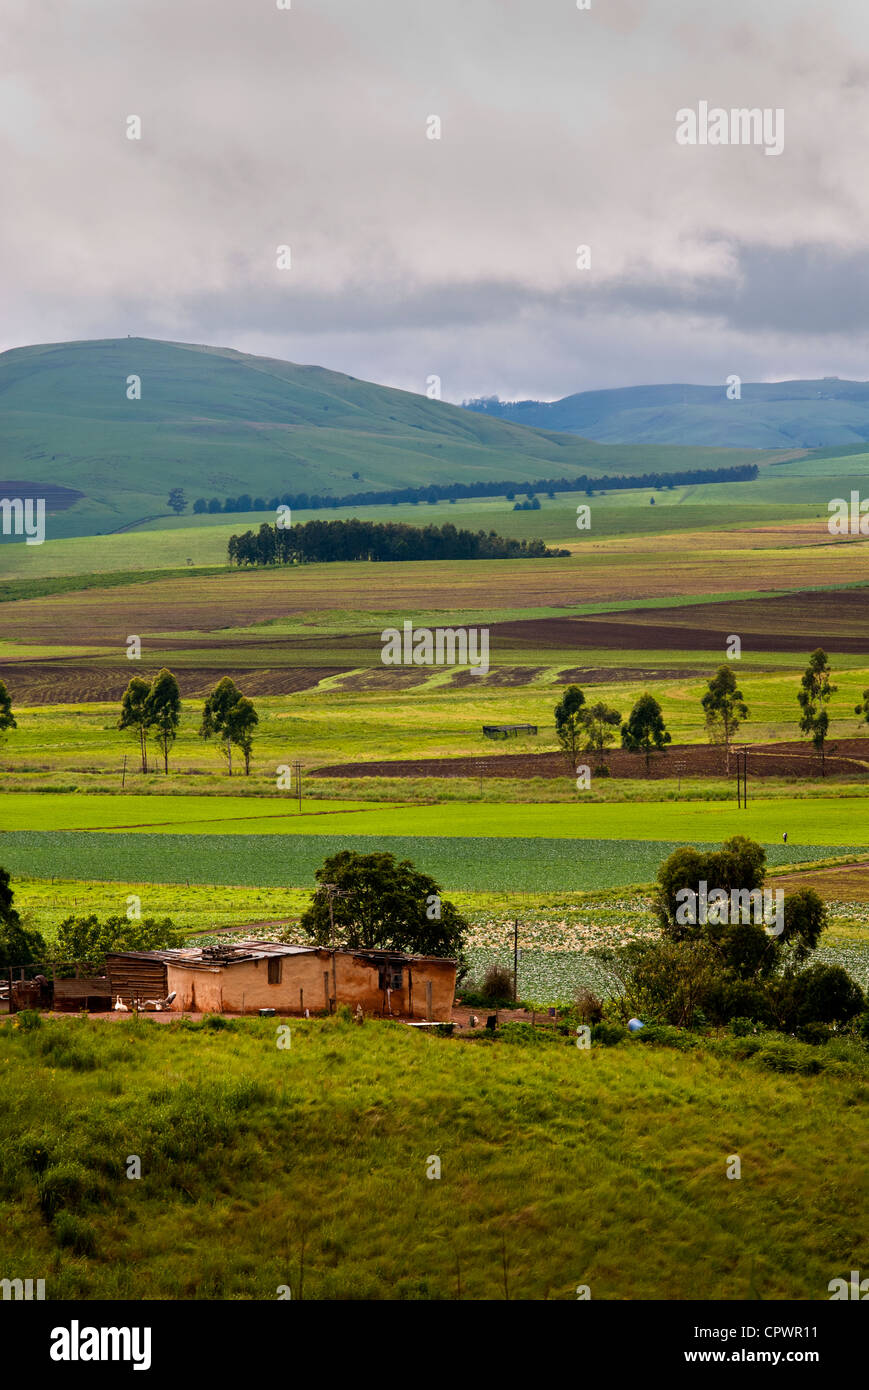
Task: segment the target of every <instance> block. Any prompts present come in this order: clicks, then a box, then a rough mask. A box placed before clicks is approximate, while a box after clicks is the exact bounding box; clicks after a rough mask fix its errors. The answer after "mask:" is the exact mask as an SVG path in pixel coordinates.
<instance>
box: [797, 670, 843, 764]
mask: <svg viewBox="0 0 869 1390" xmlns="http://www.w3.org/2000/svg"><path fill="white" fill-rule="evenodd" d="M800 686H801V688H800V690H799V691H798V692H797V700H798V701H799V705H800V709H801V710H802V715H801V716H800V728H801V729H802V731H803V733H804V734H808V735H809V736H810V738H811V740H812V743H813V744H814V747H815V751H816V752H817V753H818V754H819V755H820V758H821V776H822V777H823V776H825V770H824V744H825V742H826V739H827V732H828V730H829V728H830V715H829V713H828V711H827V705H828V703H829V701H830V698H831V696H832V695H833V694H834V693H835V691H836V689H837V687H836V686H835V685H831V683H830V663H829V661H828V660H827V653H826V652H825V651H824V649H823V647H818V648H817V650H816V651H813V652H812V654H811V656H810V657H809V664H808V666H807V667H806V671H805V674H804V676H803V678H802V681H801V682H800Z"/></svg>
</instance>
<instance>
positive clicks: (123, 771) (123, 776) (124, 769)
mask: <svg viewBox="0 0 869 1390" xmlns="http://www.w3.org/2000/svg"><path fill="white" fill-rule="evenodd" d="M126 780H127V755H126V753H125V754H124V766H123V767H122V768H121V791H123V790H124V783H125V782H126Z"/></svg>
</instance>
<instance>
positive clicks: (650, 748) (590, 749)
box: [555, 647, 869, 775]
mask: <svg viewBox="0 0 869 1390" xmlns="http://www.w3.org/2000/svg"><path fill="white" fill-rule="evenodd" d="M831 674H832V673H831V671H830V663H829V660H828V658H827V654H826V652H825V651H824V650H823V649H822V648H821V647H818V648H817V650H816V651H814V652H812V654H811V656H810V657H809V664H808V666H807V668H806V670H805V672H804V674H803V676H802V679H801V681H800V688H799V690H798V692H797V703H798V704H799V707H800V711H801V713H800V729H801V731H802V732H803V733H804V734H805V735H806V736H807V737H808V738H810V739H811V741H812V745H813V747H814V748H815V750H816V751H817V753H818V754H819V756H820V759H821V773H822V775H823V772H824V754H825V746H826V740H827V735H828V732H829V728H830V713H829V710H828V708H827V706H828V704H829V702H830V700H831V698H832V696H833V695H834V694H835V692H836V689H837V687H836V686H835V685H833V683H832V679H831ZM700 703H701V706H702V709H703V716H704V720H705V723H706V729H707V733H708V736H709V741H710V742H711V743H717V744H722V745H723V747H724V750H725V762H726V769H727V771H728V772H729V771H730V748H731V744H732V742H733V738H734V735H735V734H736V732H737V730H738V729H739V727H740V725H741V724H742V722H743V720H745V719H747V718H748V716H749V709H748V705H747V704H746V702H745V699H744V698H743V694H742V691H741V690H740V689H739V688H738V686H737V684H736V676H735V675H734V672H733V667H732V666H719V668H718V670H717V671H716V673H715V675H714V676H713V677H712V678H711V680H710V681H709V683H708V685H707V687H706V691H705V693H704V695H703V698H702V700H701V701H700ZM854 713H855V714H857V715H860V716H861V717H862V719H863V720H864V721H865V722H866V723H869V690H864V691H863V699H862V702H861V704H859V705H857V706H856V708H855V710H854ZM616 730H619V732H620V733H621V743H622V747H623V748H624V749H626V750H627V751H628V752H630V753H641V754H642V755H643V756H644V757H645V760H646V771H647V772H648V770H649V766H650V762H651V758H652V757H653V755H654V754H656V753H663V752H665V751H666V745H667V744H668V743H670V741H671V739H670V734H669V733H668V732H667V729H666V726H665V724H664V718H663V714H662V712H661V706H660V705H659V704H658V701H657V700H656V699H655V698H654V696H653V695H649V694H648V693H646V694H644V695H641V696H640V697H639V699H638V700H637V701H636V703H635V705H634V707H633V709H632V710H631V713H630V715H629V716H628V718H627V720H626V721H625V722H624V723H622V716H621V714H620V712H619V711H618V710H616V709H612V708H610V706H608V705H606V704H605V703H604V702H603V701H598V702H597V703H596V704H594V705H586V702H585V695H584V694H583V692H582V691H581V690H580V688H579V686H578V685H569V686H568V687H567V689H566V691H565V692H564V694H563V696H562V697H561V699H560V700H559V702H558V704H557V705H556V707H555V731H556V734H557V736H558V743H559V747H560V748H561V749H562V751H563V753H564V755H565V757H566V758H567V761H568V762H569V764H570V766H571V768H572V767H573V765H574V763H575V761H576V759H577V757H578V756H579V754H580V753H592V754H594V755H595V756H596V757H597V760H598V762H599V763H600V762H601V761H602V759H603V756H604V753H605V751H606V749H607V747H608V746H609V745H610V744H612V743H614V742H615V738H616Z"/></svg>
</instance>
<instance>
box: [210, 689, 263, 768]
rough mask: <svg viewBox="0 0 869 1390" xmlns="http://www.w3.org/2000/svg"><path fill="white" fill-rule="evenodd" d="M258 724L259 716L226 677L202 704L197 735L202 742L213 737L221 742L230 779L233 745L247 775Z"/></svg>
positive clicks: (249, 702)
mask: <svg viewBox="0 0 869 1390" xmlns="http://www.w3.org/2000/svg"><path fill="white" fill-rule="evenodd" d="M237 707H239V708H237ZM258 723H259V716H258V715H257V713H256V710H255V709H254V707H253V704H252V703H251V701H250V700H248V699H247V698H246V697H245V696H244V695H242V693H241V691H240V690H239V689H238V687H237V685H236V684H235V682H234V681H233V680H231V679H230V678H229V676H224V677H223V679H222V680H220V681H218V682H217V685H216V686H215V687H214V689H213V690H212V692H211V694H210V695H209V696H208V699H207V700H206V701H205V707H204V709H203V711H202V723H201V725H200V727H199V733H200V737H202V738H204V739H209V738H212V737H217V738H219V739H220V740H221V752H222V753H223V756H224V757H225V758H226V761H227V765H228V767H229V775H230V777H231V776H232V745H233V744H236V746H237V747H240V748H241V750H242V752H243V754H244V767H245V772H246V773H248V772H250V754H251V749H252V747H253V730H254V727H255V725H256V724H258Z"/></svg>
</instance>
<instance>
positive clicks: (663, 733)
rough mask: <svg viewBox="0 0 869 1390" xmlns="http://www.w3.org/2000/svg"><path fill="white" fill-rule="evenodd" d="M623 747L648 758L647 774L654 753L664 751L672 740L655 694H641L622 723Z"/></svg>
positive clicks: (647, 773)
mask: <svg viewBox="0 0 869 1390" xmlns="http://www.w3.org/2000/svg"><path fill="white" fill-rule="evenodd" d="M621 732H622V747H623V748H626V749H627V751H628V752H629V753H642V754H643V756H644V757H645V759H646V776H647V777H648V775H649V768H650V765H651V761H652V754H653V753H663V752H664V749H665V745H666V744H668V743H669V742H670V735H669V734H668V733H667V730H666V728H665V727H664V718H663V715H662V714H661V706H660V705H659V704H658V701H657V700H656V699H655V697H654V695H649V694H648V692H647V693H646V694H645V695H641V696H640V698H639V699H638V700H637V703H636V704H635V705H634V707H633V709H632V710H631V712H630V715H629V716H628V719H627V720H626V722H625V723H624V724H623V725H622V730H621Z"/></svg>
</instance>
